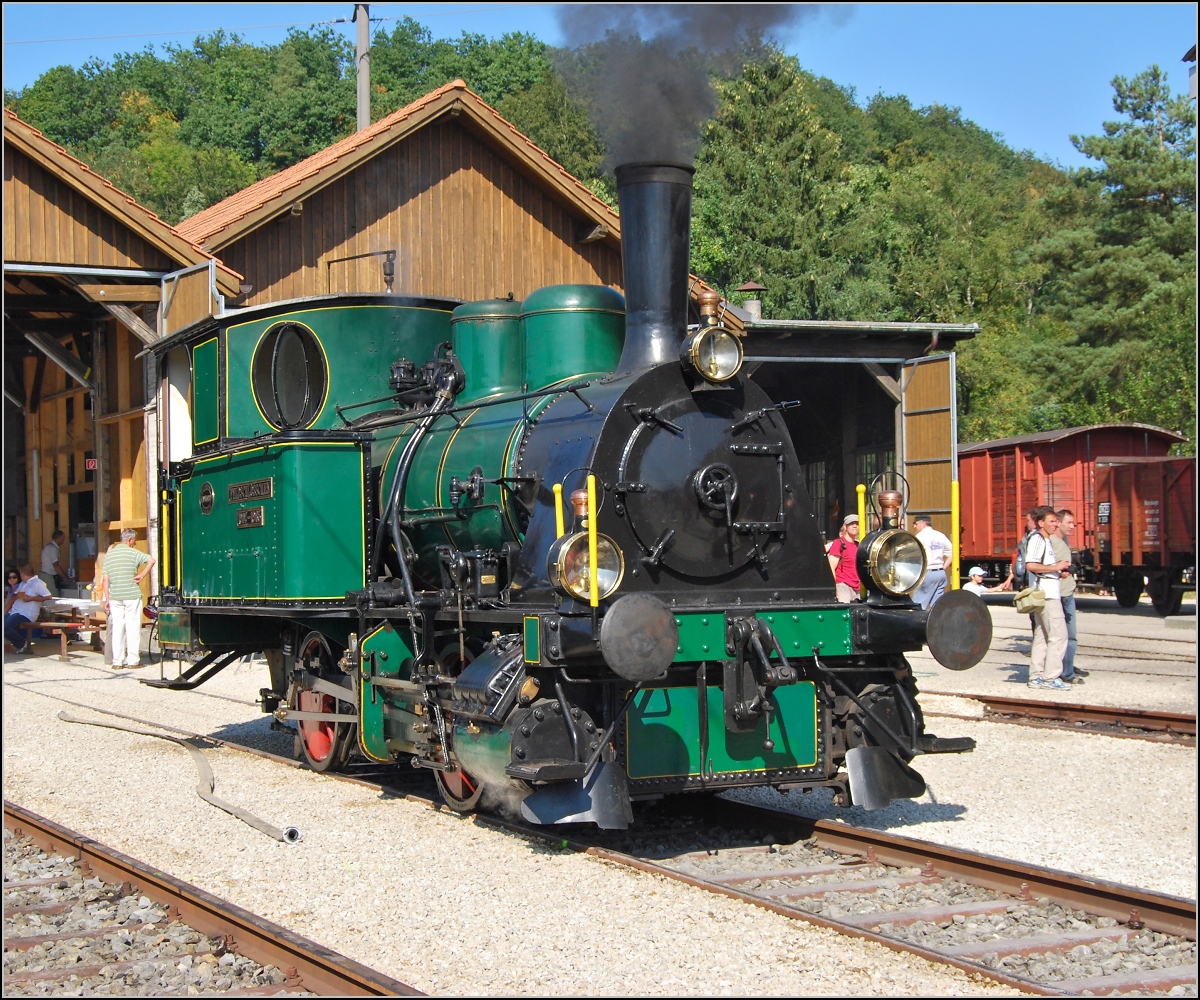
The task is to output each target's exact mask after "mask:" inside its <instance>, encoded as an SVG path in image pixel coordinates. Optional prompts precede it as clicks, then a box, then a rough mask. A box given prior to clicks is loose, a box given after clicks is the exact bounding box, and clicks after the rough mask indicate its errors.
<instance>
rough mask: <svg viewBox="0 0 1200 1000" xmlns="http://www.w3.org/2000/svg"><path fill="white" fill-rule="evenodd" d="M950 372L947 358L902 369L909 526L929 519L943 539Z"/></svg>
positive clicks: (950, 440)
mask: <svg viewBox="0 0 1200 1000" xmlns="http://www.w3.org/2000/svg"><path fill="white" fill-rule="evenodd" d="M951 371H952V369H951V359H950V356H949V355H947V356H946V357H945V358H936V359H933V360H930V361H923V362H921V363H920V364H915V365H911V367H908V368H906V369H905V371H904V378H905V380H906V382H905V384H904V386H905V387H904V412H903V420H904V475H905V477H906V478H907V479H908V486H909V489H910V490H911V493H910V496H909V507H908V509H909V517H910V524H911V516H912V515H913V514H920V513H929V514H932V516H933V526H934V527H935V528H937V530H938V531H940V532H942V533H943V534H945V535H946V536H947V537H948V536H949V535H950V483H951V481H952V480H953V479H954V473H955V469H954V457H953V455H954V429H953V428H954V423H953V420H954V415H953V406H954V397H953V392H952V389H953V381H952V379H951V374H950V373H951Z"/></svg>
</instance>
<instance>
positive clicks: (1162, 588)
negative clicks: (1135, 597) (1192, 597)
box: [1146, 569, 1183, 618]
mask: <svg viewBox="0 0 1200 1000" xmlns="http://www.w3.org/2000/svg"><path fill="white" fill-rule="evenodd" d="M1179 575H1180V574H1179V571H1178V570H1169V569H1163V570H1158V571H1156V572H1154V573H1151V574H1150V578H1149V585H1148V586H1147V587H1146V590H1147V592H1148V593H1149V594H1150V600H1151V602H1152V603H1153V604H1154V610H1155V611H1157V612H1158V613H1159V614H1160V615H1162V616H1163V617H1164V618H1169V617H1170V616H1171V615H1177V614H1179V609H1180V608H1181V607H1183V588H1182V587H1176V586H1175V585H1174V584H1175V582H1176V579H1177V577H1179Z"/></svg>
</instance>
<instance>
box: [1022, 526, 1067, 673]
mask: <svg viewBox="0 0 1200 1000" xmlns="http://www.w3.org/2000/svg"><path fill="white" fill-rule="evenodd" d="M1030 516H1031V517H1032V518H1033V521H1034V523H1035V524H1036V525H1037V533H1036V534H1034V535H1031V536H1030V537H1029V539H1028V541H1027V543H1026V546H1025V570H1026V572H1027V573H1028V574H1029V577H1030V583H1031V584H1032V585H1034V586H1036V587H1037V588H1038V590H1040V591H1041V592H1042V594H1043V595H1044V596H1045V598H1046V602H1045V606H1044V607H1043V608H1042V609H1041V610H1040V611H1034V612H1033V614H1032V615H1031V616H1030V617H1032V618H1033V649H1032V651H1031V653H1030V660H1029V686H1030V687H1031V688H1052V689H1054V690H1056V691H1062V690H1063V689H1064V688H1065V687H1066V685H1065V684H1063V682H1062V679H1061V677H1062V669H1063V656H1064V655H1065V653H1066V651H1067V620H1066V618H1065V617H1064V616H1063V606H1062V584H1061V580H1062V573H1063V571H1064V570H1069V569H1070V567H1071V560H1070V559H1059V558H1057V556H1056V555H1055V552H1054V543H1053V541H1052V539H1053V536H1054V533H1055V532H1056V531H1057V530H1058V515H1057V514H1056V513H1055V512H1054V508H1053V507H1034V509H1033V510H1032V511H1031V512H1030Z"/></svg>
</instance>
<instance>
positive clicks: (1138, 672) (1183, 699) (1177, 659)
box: [908, 594, 1197, 713]
mask: <svg viewBox="0 0 1200 1000" xmlns="http://www.w3.org/2000/svg"><path fill="white" fill-rule="evenodd" d="M987 600H988V607H989V609H990V611H991V613H992V628H993V630H994V632H993V640H992V648H991V651H990V652H989V653H988V654H987V656H986V657H984V659H983V662H981V663H979V664H977V665H976V666H974V667H972V668H971V669H970V670H964V671H953V670H947V669H946V668H945V667H943V666H942V665H941V664H939V663H938V662H937V661H936V660H934V659H933V657H932V656H930V655H929V653H928V651H922V652H920V653H910V654H908V658H909V662H910V663H911V664H912V667H913V672H914V673H915V674H916V677H917V685H918V686H919V687H920V688H921V689H922V690H923V691H936V692H942V693H946V694H959V693H964V694H990V695H1002V696H1004V697H1006V698H1033V699H1035V700H1046V699H1050V698H1054V699H1058V700H1062V701H1067V702H1074V703H1078V704H1089V705H1114V706H1119V707H1122V708H1148V709H1159V710H1161V711H1165V712H1192V713H1194V712H1195V711H1196V652H1197V648H1196V612H1195V605H1194V604H1192V605H1185V607H1184V610H1185V611H1190V614H1186V615H1179V616H1176V617H1173V618H1165V619H1164V618H1161V617H1159V615H1158V614H1157V613H1155V611H1154V609H1153V608H1151V607H1150V606H1149V604H1148V603H1143V604H1141V605H1139V606H1137V607H1135V608H1129V609H1123V608H1121V607H1119V606H1118V605H1117V603H1116V600H1115V599H1113V598H1099V597H1085V598H1081V599H1080V600H1079V609H1080V610H1079V642H1080V649H1079V651H1078V653H1077V654H1076V657H1075V663H1076V665H1077V666H1080V667H1082V668H1084V669H1085V670H1087V671H1089V674H1088V676H1087V678H1086V679H1085V680H1084V683H1083V684H1081V685H1079V686H1077V687H1071V688H1069V689H1068V690H1066V691H1060V692H1055V691H1048V690H1045V689H1043V690H1036V691H1035V690H1030V689H1029V688H1027V687H1026V686H1025V684H1026V681H1028V680H1029V646H1030V632H1029V617H1028V616H1027V615H1018V614H1017V612H1016V611H1015V610H1014V609H1013V607H1012V604H1011V601H1012V598H1011V597H1010V596H1008V595H999V594H996V595H991V596H989V597H988V598H987ZM948 710H949V709H943V711H948Z"/></svg>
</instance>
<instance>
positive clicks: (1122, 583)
mask: <svg viewBox="0 0 1200 1000" xmlns="http://www.w3.org/2000/svg"><path fill="white" fill-rule="evenodd" d="M1113 592H1114V593H1115V594H1116V595H1117V603H1118V604H1119V605H1121V607H1123V608H1132V607H1133V606H1134V605H1136V604H1137V602H1138V598H1139V597H1141V596H1142V577H1141V575H1139V574H1136V573H1128V572H1124V573H1123V572H1118V573H1117V578H1116V580H1115V581H1113Z"/></svg>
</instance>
